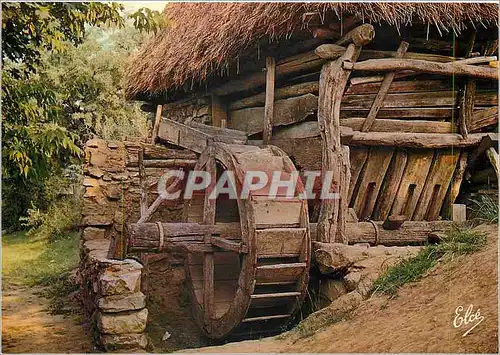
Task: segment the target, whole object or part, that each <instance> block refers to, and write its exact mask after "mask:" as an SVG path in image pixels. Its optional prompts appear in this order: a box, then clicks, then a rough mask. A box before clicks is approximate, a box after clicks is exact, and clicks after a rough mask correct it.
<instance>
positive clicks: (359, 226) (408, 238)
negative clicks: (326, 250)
mask: <svg viewBox="0 0 500 355" xmlns="http://www.w3.org/2000/svg"><path fill="white" fill-rule="evenodd" d="M374 223H375V225H376V227H375V226H374V225H373V223H371V222H356V223H346V234H347V235H348V237H349V244H356V243H370V244H373V245H375V244H381V245H408V244H411V243H426V242H428V240H429V237H430V235H431V234H432V233H435V232H446V231H449V230H451V229H452V228H453V222H452V221H430V222H427V221H407V222H404V223H403V224H402V226H401V228H399V229H396V230H386V229H384V228H383V227H382V225H383V224H384V222H383V221H377V222H374ZM309 226H310V228H311V240H312V241H318V242H319V240H318V236H317V228H315V227H316V226H317V225H316V223H311V224H310V225H309Z"/></svg>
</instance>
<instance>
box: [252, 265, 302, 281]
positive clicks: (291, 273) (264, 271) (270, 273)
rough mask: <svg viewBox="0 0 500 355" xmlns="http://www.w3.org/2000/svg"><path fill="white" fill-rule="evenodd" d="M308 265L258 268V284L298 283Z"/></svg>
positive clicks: (256, 277) (256, 278)
mask: <svg viewBox="0 0 500 355" xmlns="http://www.w3.org/2000/svg"><path fill="white" fill-rule="evenodd" d="M306 266H307V264H306V263H290V264H273V265H263V266H257V270H256V273H255V280H256V282H258V283H260V282H285V281H297V280H298V278H299V277H300V276H301V275H302V273H304V271H305V268H306Z"/></svg>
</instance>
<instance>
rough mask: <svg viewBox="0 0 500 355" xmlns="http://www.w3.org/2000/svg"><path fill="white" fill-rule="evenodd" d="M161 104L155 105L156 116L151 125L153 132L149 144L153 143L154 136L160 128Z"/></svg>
mask: <svg viewBox="0 0 500 355" xmlns="http://www.w3.org/2000/svg"><path fill="white" fill-rule="evenodd" d="M161 113H162V105H158V106H156V116H155V123H154V126H153V134H152V136H151V144H155V141H156V137H157V136H158V129H159V128H160V122H161Z"/></svg>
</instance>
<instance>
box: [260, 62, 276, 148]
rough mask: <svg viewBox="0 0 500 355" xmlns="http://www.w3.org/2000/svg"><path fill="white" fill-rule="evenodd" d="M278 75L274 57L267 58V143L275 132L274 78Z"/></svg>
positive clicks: (265, 142)
mask: <svg viewBox="0 0 500 355" xmlns="http://www.w3.org/2000/svg"><path fill="white" fill-rule="evenodd" d="M275 76H276V62H275V61H274V58H273V57H267V58H266V102H265V106H264V132H263V138H262V139H263V141H264V144H265V145H267V144H269V142H270V141H271V137H272V134H273V114H274V80H275Z"/></svg>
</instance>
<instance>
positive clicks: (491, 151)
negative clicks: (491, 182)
mask: <svg viewBox="0 0 500 355" xmlns="http://www.w3.org/2000/svg"><path fill="white" fill-rule="evenodd" d="M486 155H487V156H488V160H489V161H490V163H491V165H492V166H493V169H495V173H496V174H497V180H498V179H499V176H498V164H499V160H498V153H497V151H496V150H495V148H494V147H490V148H488V149H487V150H486Z"/></svg>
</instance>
